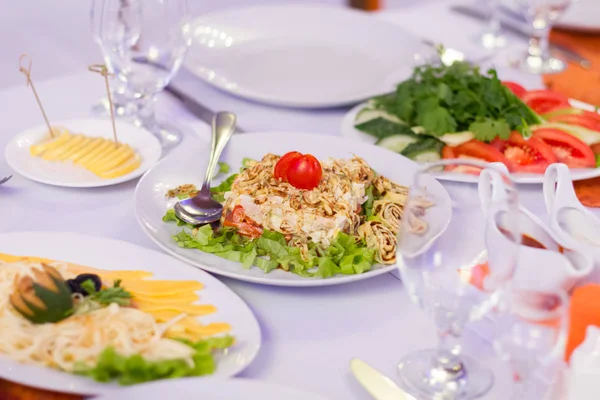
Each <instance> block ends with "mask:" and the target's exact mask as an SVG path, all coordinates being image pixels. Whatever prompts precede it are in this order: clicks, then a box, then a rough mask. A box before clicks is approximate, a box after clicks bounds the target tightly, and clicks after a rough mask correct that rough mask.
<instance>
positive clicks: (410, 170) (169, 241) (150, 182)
mask: <svg viewBox="0 0 600 400" xmlns="http://www.w3.org/2000/svg"><path fill="white" fill-rule="evenodd" d="M292 150H296V151H299V152H302V153H311V154H313V155H315V156H316V157H317V158H320V159H326V158H328V157H335V158H351V157H352V156H353V155H357V156H359V157H362V158H364V159H365V160H366V161H367V162H368V163H369V164H370V165H371V167H373V169H375V171H377V172H378V173H380V174H382V175H385V176H386V177H388V178H390V179H392V180H393V181H395V182H397V183H399V184H401V185H406V186H410V185H411V184H412V178H413V175H414V173H415V171H416V170H417V168H418V165H417V164H415V163H414V162H412V161H411V160H409V159H407V158H405V157H402V156H400V155H398V154H395V153H392V152H390V151H387V150H385V149H383V148H380V147H377V146H372V145H364V144H361V143H358V142H354V141H347V140H344V139H342V138H336V137H331V136H322V135H310V134H301V133H245V134H242V135H234V136H233V137H232V138H231V141H230V142H229V144H228V145H227V148H226V149H225V152H224V155H223V156H222V157H221V161H225V162H227V163H228V164H229V165H230V166H231V168H232V170H233V171H235V170H236V169H239V168H240V167H241V165H242V159H243V158H245V157H249V158H252V159H258V160H260V159H262V158H263V156H264V155H266V154H267V153H273V154H280V155H282V154H285V153H287V152H288V151H292ZM208 154H209V145H208V144H207V143H202V142H200V141H198V144H197V145H196V144H195V145H194V146H193V148H192V147H189V148H187V149H185V152H184V151H181V152H179V153H178V155H177V157H174V156H173V157H168V158H166V159H164V160H162V161H161V162H159V163H158V164H157V165H156V166H155V167H154V168H152V169H151V170H150V171H148V173H147V174H146V175H144V177H143V178H142V179H141V180H140V182H139V183H138V186H137V188H136V191H135V210H136V213H137V218H138V221H139V223H140V225H141V226H142V229H143V230H144V232H146V234H147V235H148V236H149V237H150V238H151V239H152V240H154V242H156V244H157V245H158V246H160V247H161V248H162V249H164V250H165V251H166V252H168V253H169V254H172V255H173V256H175V257H177V258H179V259H181V260H183V261H186V262H188V263H190V264H192V265H195V266H197V267H200V268H202V269H204V270H206V271H209V272H212V273H215V274H219V275H225V276H228V277H231V278H235V279H240V280H244V281H249V282H255V283H262V284H267V285H278V286H327V285H336V284H341V283H349V282H354V281H359V280H363V279H368V278H371V277H374V276H377V275H381V274H384V273H387V272H391V271H393V270H395V269H396V266H394V265H391V266H382V265H378V266H375V267H374V269H372V270H371V271H369V272H366V273H363V274H359V275H339V276H335V277H331V278H327V279H321V278H305V277H301V276H298V275H296V274H294V273H292V272H287V271H283V270H281V269H277V270H274V271H271V272H269V273H268V274H265V273H264V272H263V271H262V270H261V269H260V268H258V267H251V268H250V269H247V270H246V269H244V268H242V266H241V265H240V264H239V263H236V262H233V261H228V260H225V259H223V258H220V257H217V256H215V255H213V254H208V253H203V252H202V251H199V250H195V249H183V248H180V247H179V246H177V243H175V241H174V240H173V235H174V234H176V233H178V232H179V231H181V229H182V228H181V227H177V226H175V224H173V223H165V222H163V221H162V217H163V216H164V215H165V213H166V211H167V210H168V209H169V208H171V207H172V205H173V203H174V201H175V200H171V201H167V200H166V199H165V194H166V193H167V191H168V190H169V189H171V188H175V187H177V186H179V185H181V184H184V183H193V184H196V185H197V186H198V187H200V186H201V180H202V176H203V175H204V172H203V169H197V168H195V167H194V168H190V165H194V166H195V165H199V166H202V165H205V164H206V163H207V160H206V159H205V157H202V155H205V156H206V155H208ZM430 189H431V191H432V192H433V193H435V194H436V196H437V198H439V199H442V200H441V201H440V204H437V205H436V206H435V207H432V208H430V209H428V214H427V219H428V223H429V224H430V229H429V230H428V233H427V235H430V234H431V235H433V234H434V233H435V232H440V231H441V230H442V229H443V228H445V227H446V226H447V224H448V222H449V218H450V215H451V209H450V198H449V196H448V193H447V192H446V191H445V189H444V188H443V187H442V185H441V184H440V183H438V182H437V181H435V180H432V183H431V187H430Z"/></svg>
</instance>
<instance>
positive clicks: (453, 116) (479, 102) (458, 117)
mask: <svg viewBox="0 0 600 400" xmlns="http://www.w3.org/2000/svg"><path fill="white" fill-rule="evenodd" d="M374 103H375V106H376V107H377V108H380V109H382V110H384V111H386V112H387V113H390V114H392V115H395V116H397V117H398V118H399V119H401V120H402V121H404V122H406V123H407V124H408V125H409V126H421V127H423V128H424V129H425V132H426V133H427V134H429V135H431V136H441V135H444V134H446V133H453V132H463V131H470V132H472V133H473V134H474V136H475V139H478V140H481V141H484V142H489V141H491V140H493V139H494V138H496V137H500V138H502V139H507V138H508V137H509V136H510V132H511V131H512V130H519V131H520V132H522V129H524V128H525V126H526V125H525V124H524V123H523V122H525V123H526V124H527V125H535V124H538V123H540V122H541V120H540V117H539V116H538V115H537V114H536V113H535V112H533V110H531V109H530V108H529V107H528V106H527V105H526V104H525V103H523V102H522V101H521V100H520V99H519V98H518V97H517V96H515V95H514V94H513V93H512V92H511V91H510V90H508V89H507V88H506V87H505V86H504V85H503V84H502V82H501V81H500V80H499V79H498V76H497V75H496V71H495V70H493V69H490V70H489V71H487V72H486V73H482V72H481V71H480V70H479V67H476V66H472V65H470V64H468V63H465V62H455V63H454V64H452V65H451V66H446V65H440V66H437V65H422V66H419V67H417V68H415V70H414V72H413V75H412V77H411V78H410V79H408V80H406V81H404V82H402V83H400V84H399V85H398V87H397V88H396V92H395V93H392V94H389V95H383V96H379V97H377V98H375V99H374Z"/></svg>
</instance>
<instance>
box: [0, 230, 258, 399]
mask: <svg viewBox="0 0 600 400" xmlns="http://www.w3.org/2000/svg"><path fill="white" fill-rule="evenodd" d="M0 252H2V253H9V254H15V255H23V256H40V257H45V258H50V259H55V260H63V261H69V262H73V263H76V264H82V265H88V266H90V267H95V268H99V269H106V270H114V269H131V270H145V271H149V272H152V274H153V278H157V279H171V280H197V281H199V282H202V283H203V284H204V285H205V287H204V288H203V289H202V291H201V292H200V293H201V299H202V300H201V301H202V302H203V303H208V304H213V305H215V306H216V307H217V312H215V313H214V314H211V315H207V316H205V317H202V321H203V322H205V323H209V322H213V321H215V322H216V321H221V322H228V323H230V324H231V326H232V332H231V334H232V335H234V336H235V338H236V344H235V346H234V347H232V348H231V349H230V350H229V351H228V353H227V354H226V355H224V356H222V357H221V358H220V359H219V361H218V364H217V365H218V366H217V370H216V372H215V373H214V375H211V376H212V377H220V378H229V377H232V376H234V375H235V374H237V373H239V372H240V371H241V370H242V369H244V368H245V367H246V366H248V365H249V364H250V362H252V360H253V359H254V357H255V356H256V354H257V353H258V350H259V349H260V344H261V333H260V327H259V325H258V322H257V321H256V318H255V317H254V315H253V314H252V311H250V308H248V306H247V305H246V304H245V303H244V302H243V301H242V300H241V299H240V298H239V297H238V296H237V295H236V294H235V293H233V292H232V291H231V290H230V289H229V288H228V287H227V286H225V285H224V284H222V283H221V282H220V281H219V280H217V279H215V278H213V277H212V276H211V275H210V274H207V273H205V272H204V271H201V270H199V269H197V268H191V267H190V266H188V265H186V264H184V263H182V262H180V261H177V260H175V259H173V258H172V257H169V256H167V255H165V254H162V253H160V252H156V251H153V250H149V249H145V248H143V247H139V246H135V245H133V244H130V243H127V242H122V241H117V240H112V239H104V238H99V237H93V236H85V235H79V234H75V233H59V232H22V233H4V234H0ZM0 378H3V379H6V380H9V381H13V382H17V383H21V384H23V385H27V386H33V387H37V388H40V389H46V390H53V391H59V392H68V393H76V394H81V395H93V394H101V393H112V392H114V391H115V390H122V387H119V386H118V385H117V384H114V383H111V384H103V383H97V382H95V381H93V380H91V379H88V378H85V377H81V376H77V375H73V374H69V373H66V372H60V371H56V370H53V369H50V368H44V367H39V366H32V365H25V364H20V363H18V362H16V361H13V360H11V359H10V358H7V357H4V356H0Z"/></svg>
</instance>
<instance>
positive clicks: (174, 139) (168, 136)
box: [133, 118, 183, 150]
mask: <svg viewBox="0 0 600 400" xmlns="http://www.w3.org/2000/svg"><path fill="white" fill-rule="evenodd" d="M133 124H134V125H135V126H139V127H143V128H145V129H147V130H149V131H150V132H151V133H152V134H153V135H154V136H156V137H157V138H158V140H159V141H160V144H161V146H162V148H163V149H165V150H168V149H172V148H173V147H175V146H177V145H178V144H179V143H181V140H182V139H183V134H182V133H181V130H180V129H178V128H177V127H175V126H174V125H171V124H169V123H163V122H160V123H159V122H156V121H147V122H146V123H144V122H143V120H141V119H139V118H136V119H135V120H134V121H133Z"/></svg>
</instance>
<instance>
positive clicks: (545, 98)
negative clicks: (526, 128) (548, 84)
mask: <svg viewBox="0 0 600 400" xmlns="http://www.w3.org/2000/svg"><path fill="white" fill-rule="evenodd" d="M521 100H523V102H524V103H525V104H527V105H528V106H529V108H531V109H532V110H533V111H535V112H536V113H538V114H545V113H547V112H549V111H552V110H557V109H559V108H567V107H571V105H570V104H569V98H568V97H566V96H564V95H562V94H560V93H556V92H553V91H551V90H531V91H529V92H527V93H525V94H524V95H523V96H522V97H521Z"/></svg>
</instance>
